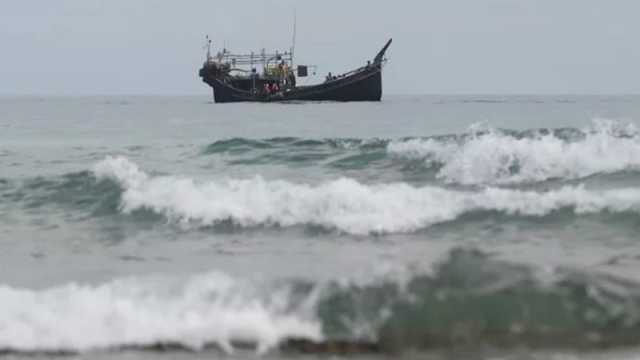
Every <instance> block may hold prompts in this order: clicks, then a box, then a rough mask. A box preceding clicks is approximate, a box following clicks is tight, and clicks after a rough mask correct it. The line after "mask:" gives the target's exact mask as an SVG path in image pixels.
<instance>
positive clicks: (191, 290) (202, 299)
mask: <svg viewBox="0 0 640 360" xmlns="http://www.w3.org/2000/svg"><path fill="white" fill-rule="evenodd" d="M639 314H640V285H639V284H637V283H635V282H632V281H627V280H623V279H619V278H615V277H612V276H607V275H601V274H597V273H588V272H582V271H576V270H569V269H553V270H552V271H550V272H546V273H545V276H544V277H540V276H539V273H538V272H537V270H536V269H534V268H530V267H527V266H523V265H517V264H512V263H508V262H505V261H500V260H495V259H492V258H491V257H490V256H488V255H486V254H484V253H481V252H478V251H474V250H464V249H455V250H453V251H452V252H451V253H450V255H449V256H448V258H447V259H444V261H442V262H441V263H440V264H439V265H438V266H437V267H436V268H435V269H434V271H433V272H432V273H430V274H429V273H414V274H412V275H409V277H408V278H407V279H400V280H398V279H395V280H394V279H393V277H384V278H379V279H371V281H369V282H366V283H362V282H359V283H358V282H353V281H344V280H341V281H328V282H324V283H316V282H311V281H308V280H302V279H290V280H286V281H285V280H280V281H277V282H267V283H261V284H260V285H258V284H257V283H251V282H246V281H245V282H243V281H240V280H237V279H233V278H231V277H229V276H226V275H224V274H220V273H209V274H204V275H199V276H194V277H191V278H189V279H177V278H163V277H155V278H130V279H121V280H115V281H112V282H109V283H105V284H102V285H95V286H90V285H79V284H68V285H62V286H58V287H53V288H50V289H45V290H28V289H17V288H12V287H8V286H1V287H0V350H2V351H4V352H18V353H22V352H26V353H41V352H86V351H91V350H95V349H113V350H119V349H127V348H137V349H150V350H154V349H171V346H173V347H181V348H187V349H192V350H201V349H203V348H205V347H211V346H214V347H217V348H219V349H221V350H223V351H225V352H227V353H232V352H234V351H235V350H236V349H237V348H238V347H239V346H242V347H244V348H251V349H255V350H256V351H257V352H259V353H265V352H268V351H269V350H272V349H276V348H279V349H281V350H285V351H287V350H289V351H305V352H329V353H331V352H380V351H382V352H384V351H398V350H405V349H442V348H450V349H454V348H456V347H464V346H469V345H485V344H489V345H493V346H499V347H510V346H522V345H526V346H530V347H549V346H553V347H570V348H573V349H576V348H594V347H604V346H615V345H630V344H635V345H637V344H639V343H640V338H639V337H638V336H637V334H638V333H639V331H640V316H639Z"/></svg>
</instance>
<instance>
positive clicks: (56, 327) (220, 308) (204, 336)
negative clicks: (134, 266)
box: [0, 273, 321, 352]
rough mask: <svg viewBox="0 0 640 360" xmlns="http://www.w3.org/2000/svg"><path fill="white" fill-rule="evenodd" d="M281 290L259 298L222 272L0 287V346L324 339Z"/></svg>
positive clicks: (29, 348) (32, 348)
mask: <svg viewBox="0 0 640 360" xmlns="http://www.w3.org/2000/svg"><path fill="white" fill-rule="evenodd" d="M288 299H289V295H287V293H286V289H283V290H282V291H274V292H271V293H270V294H267V295H265V296H264V297H262V296H261V295H260V294H257V293H255V289H250V288H244V287H243V285H242V284H240V283H238V282H237V281H235V280H233V279H232V278H229V277H228V276H225V275H223V274H215V273H214V274H208V275H203V276H198V277H194V278H192V279H189V280H188V281H186V282H182V281H177V280H174V281H168V280H167V279H146V280H137V279H128V280H118V281H114V282H111V283H106V284H103V285H99V286H89V285H78V284H70V285H65V286H60V287H56V288H51V289H48V290H44V291H32V290H26V289H15V288H11V287H7V286H3V287H0V304H1V306H0V348H2V349H4V350H5V351H7V350H9V351H15V352H57V351H88V350H93V349H108V348H118V347H124V346H127V347H146V346H153V345H156V344H173V345H177V346H181V347H184V348H188V349H193V350H199V349H202V348H204V347H205V346H211V345H215V346H217V347H219V348H221V349H223V350H224V351H226V352H232V351H233V343H238V342H239V343H251V344H254V346H255V347H256V348H257V350H258V351H260V352H264V351H266V350H267V349H269V348H271V347H273V346H275V345H277V344H278V343H279V342H280V341H282V339H285V338H293V337H303V338H308V339H314V340H319V339H321V329H320V326H319V325H318V324H317V323H315V322H314V321H312V320H311V319H305V318H304V316H302V315H300V313H301V311H298V314H293V312H294V311H295V310H296V309H290V308H287V307H286V305H287V304H286V302H287V300H288Z"/></svg>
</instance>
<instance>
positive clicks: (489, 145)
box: [387, 120, 640, 185]
mask: <svg viewBox="0 0 640 360" xmlns="http://www.w3.org/2000/svg"><path fill="white" fill-rule="evenodd" d="M387 151H388V152H389V153H391V154H394V155H396V156H400V157H404V158H410V159H424V160H425V161H426V162H427V165H428V166H437V167H439V171H438V174H437V176H438V177H439V178H441V179H444V180H445V181H447V182H449V183H458V184H464V185H477V184H514V183H522V182H538V181H545V180H549V179H556V178H560V179H577V178H583V177H586V176H590V175H595V174H600V173H613V172H618V171H625V170H638V169H640V135H639V133H638V131H637V130H636V128H635V127H634V126H633V125H630V124H623V123H620V122H615V121H604V120H602V121H595V122H594V124H593V125H592V127H591V128H589V129H586V130H584V131H573V132H567V131H563V130H557V131H537V132H536V133H533V134H531V135H530V136H517V135H516V136H514V134H512V133H509V132H506V131H501V130H496V129H488V130H485V131H477V129H475V128H474V129H472V131H471V133H469V134H468V135H466V136H461V137H455V138H453V139H439V138H432V139H410V140H404V141H394V142H391V143H390V144H389V145H388V146H387Z"/></svg>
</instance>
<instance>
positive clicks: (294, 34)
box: [290, 8, 298, 66]
mask: <svg viewBox="0 0 640 360" xmlns="http://www.w3.org/2000/svg"><path fill="white" fill-rule="evenodd" d="M297 15H298V14H297V11H296V8H293V39H292V41H291V51H290V52H291V66H293V56H294V54H295V52H296V30H297V17H298V16H297Z"/></svg>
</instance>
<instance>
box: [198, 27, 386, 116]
mask: <svg viewBox="0 0 640 360" xmlns="http://www.w3.org/2000/svg"><path fill="white" fill-rule="evenodd" d="M391 41H392V39H389V41H387V43H386V44H385V45H384V47H383V48H382V50H380V51H379V52H378V53H377V55H376V56H375V57H374V58H373V59H372V60H369V61H367V62H366V64H364V65H363V66H361V67H359V68H357V69H354V70H352V71H349V72H347V73H344V74H340V75H332V74H331V73H329V74H328V75H327V77H326V78H325V80H324V82H321V83H318V84H315V85H304V86H299V85H298V84H297V83H298V78H302V77H306V76H308V75H309V72H310V69H313V68H315V67H314V66H309V65H294V47H292V48H291V49H290V50H289V51H285V52H278V51H275V52H273V53H267V52H265V51H264V50H262V51H261V52H257V53H256V52H251V53H249V54H233V53H231V52H229V51H228V50H227V49H222V50H221V51H219V52H218V53H217V54H216V55H215V56H213V55H212V53H211V40H209V39H208V38H207V58H206V60H205V62H204V65H203V66H202V68H201V69H200V72H199V75H200V77H201V78H202V81H204V82H205V83H207V84H208V85H209V86H211V87H212V88H213V98H214V101H215V102H216V103H230V102H283V101H380V99H381V98H382V68H383V65H384V64H385V63H386V61H387V59H386V58H385V53H386V51H387V49H388V48H389V46H390V45H391Z"/></svg>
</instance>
